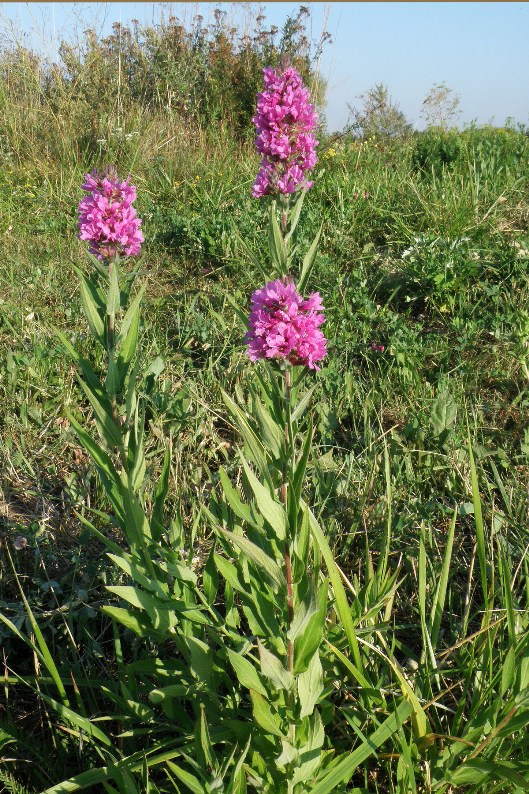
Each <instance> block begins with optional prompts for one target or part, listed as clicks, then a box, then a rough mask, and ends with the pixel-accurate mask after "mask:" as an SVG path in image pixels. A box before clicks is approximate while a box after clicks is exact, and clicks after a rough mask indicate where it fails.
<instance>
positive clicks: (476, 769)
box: [446, 758, 529, 791]
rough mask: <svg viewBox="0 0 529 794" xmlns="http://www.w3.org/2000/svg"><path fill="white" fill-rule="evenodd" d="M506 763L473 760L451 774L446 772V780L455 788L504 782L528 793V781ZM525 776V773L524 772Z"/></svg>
mask: <svg viewBox="0 0 529 794" xmlns="http://www.w3.org/2000/svg"><path fill="white" fill-rule="evenodd" d="M513 767H514V764H512V763H509V762H508V761H507V762H505V761H503V762H500V761H487V760H486V759H484V758H473V759H472V760H469V761H465V763H464V764H462V765H461V766H460V767H458V768H457V769H456V770H454V771H453V772H450V771H449V770H447V772H446V779H447V781H448V782H449V783H453V784H454V785H457V786H464V785H472V784H473V785H476V784H477V785H480V786H481V785H485V784H487V783H489V784H490V783H491V782H492V781H494V780H506V781H509V783H513V784H514V785H515V786H518V787H519V788H520V789H521V790H522V791H529V780H528V779H527V777H526V776H524V775H521V774H520V773H519V772H518V771H517V770H516V769H515V768H513ZM526 775H527V771H526Z"/></svg>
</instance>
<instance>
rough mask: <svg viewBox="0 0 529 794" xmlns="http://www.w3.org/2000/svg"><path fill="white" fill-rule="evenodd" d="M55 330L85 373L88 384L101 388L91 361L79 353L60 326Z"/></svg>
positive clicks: (71, 356) (94, 387)
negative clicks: (60, 329)
mask: <svg viewBox="0 0 529 794" xmlns="http://www.w3.org/2000/svg"><path fill="white" fill-rule="evenodd" d="M53 330H54V332H55V335H56V336H57V337H58V338H59V340H60V342H61V344H62V346H63V347H64V349H65V350H66V352H67V353H68V355H69V356H70V358H71V359H72V361H74V362H75V363H76V364H77V366H78V367H79V369H80V370H81V372H82V373H83V375H84V377H85V379H86V382H87V383H88V385H89V386H90V387H91V388H92V389H94V390H96V391H97V389H101V383H100V381H99V378H98V377H97V375H96V374H95V372H94V370H93V369H92V367H91V366H90V363H89V362H88V361H87V360H86V359H85V358H83V357H82V356H80V355H79V353H78V352H77V350H76V349H75V347H74V346H73V345H72V344H71V342H70V341H69V339H67V338H66V336H65V335H64V334H63V333H62V332H61V331H59V329H58V328H54V329H53Z"/></svg>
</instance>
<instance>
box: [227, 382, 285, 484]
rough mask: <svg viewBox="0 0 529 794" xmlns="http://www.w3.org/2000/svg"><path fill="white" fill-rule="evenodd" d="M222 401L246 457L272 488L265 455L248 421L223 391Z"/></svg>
mask: <svg viewBox="0 0 529 794" xmlns="http://www.w3.org/2000/svg"><path fill="white" fill-rule="evenodd" d="M222 399H223V400H224V403H225V405H226V408H227V409H228V411H229V412H230V413H231V415H232V417H233V419H234V421H235V426H236V428H237V430H238V431H239V433H240V434H241V436H242V437H243V440H244V443H245V447H246V450H247V452H248V457H249V458H250V460H252V461H253V463H255V465H256V466H257V468H258V470H259V472H260V474H261V476H262V477H263V479H265V480H266V481H267V483H268V485H269V486H270V487H271V488H272V487H273V484H272V479H271V477H270V472H269V471H268V458H267V453H266V450H265V448H264V446H263V444H262V443H261V441H260V440H259V439H258V438H257V436H256V434H255V432H254V430H253V429H252V428H251V427H250V424H249V422H248V420H247V419H246V417H245V416H244V414H243V412H242V411H241V409H240V408H239V406H238V405H237V404H236V403H235V402H234V401H233V400H232V399H231V397H230V396H229V395H228V394H226V392H225V391H222Z"/></svg>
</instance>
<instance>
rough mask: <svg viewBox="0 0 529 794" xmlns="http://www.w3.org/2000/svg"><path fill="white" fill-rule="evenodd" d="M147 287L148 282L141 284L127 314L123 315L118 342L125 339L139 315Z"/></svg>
mask: <svg viewBox="0 0 529 794" xmlns="http://www.w3.org/2000/svg"><path fill="white" fill-rule="evenodd" d="M146 288H147V284H146V283H145V284H142V285H141V287H140V289H139V290H138V292H137V294H136V295H135V296H134V300H133V301H132V303H131V304H130V306H129V308H128V309H127V311H126V312H125V316H124V317H123V320H122V321H121V327H120V329H119V330H120V334H119V338H118V340H117V342H118V343H119V341H120V340H121V339H123V338H124V337H126V336H127V334H128V332H129V328H130V327H131V325H132V323H133V322H134V321H135V317H136V316H137V315H139V308H140V303H141V300H142V298H143V295H144V293H145V290H146Z"/></svg>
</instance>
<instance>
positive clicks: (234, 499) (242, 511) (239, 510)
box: [219, 466, 256, 526]
mask: <svg viewBox="0 0 529 794" xmlns="http://www.w3.org/2000/svg"><path fill="white" fill-rule="evenodd" d="M219 479H220V482H221V485H222V490H223V492H224V496H225V497H226V499H227V501H228V504H229V506H230V507H231V509H232V510H233V512H234V513H235V515H236V516H237V517H238V518H241V519H242V520H243V521H246V522H247V523H248V524H250V525H251V526H256V524H255V522H254V520H253V518H252V514H251V512H250V508H249V507H248V505H246V504H244V502H242V501H241V499H240V498H239V494H238V493H237V491H236V490H235V488H234V487H233V486H232V484H231V482H230V480H229V478H228V475H227V474H226V472H225V471H224V469H223V468H222V466H220V467H219Z"/></svg>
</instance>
